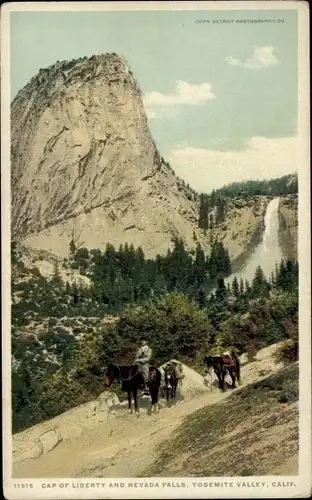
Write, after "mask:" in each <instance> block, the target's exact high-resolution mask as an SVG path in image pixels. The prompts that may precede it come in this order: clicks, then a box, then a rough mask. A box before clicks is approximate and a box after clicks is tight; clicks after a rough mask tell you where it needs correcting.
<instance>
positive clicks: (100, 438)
mask: <svg viewBox="0 0 312 500" xmlns="http://www.w3.org/2000/svg"><path fill="white" fill-rule="evenodd" d="M275 348H276V345H275V346H270V347H268V348H266V349H263V350H262V351H260V352H259V353H258V356H257V361H255V362H253V363H248V364H245V365H244V366H242V384H241V386H244V385H247V384H249V383H251V382H253V381H255V380H258V379H261V378H263V377H264V376H266V375H268V374H269V373H273V372H275V371H277V369H278V368H280V367H279V366H276V365H274V363H273V361H272V358H271V354H272V351H274V350H275ZM182 392H183V387H182ZM232 393H233V392H232V391H231V390H227V391H226V392H225V393H221V392H220V391H219V390H218V389H216V388H214V389H213V391H206V392H204V393H203V394H201V395H198V396H197V397H191V396H188V395H187V394H185V399H184V400H181V401H177V402H176V403H175V404H173V405H172V406H171V407H164V408H162V409H161V410H160V412H159V413H158V414H156V415H147V413H146V409H142V410H141V413H140V415H139V416H137V415H135V414H133V415H129V414H128V411H127V410H120V411H119V412H118V416H117V417H116V418H114V419H112V420H110V421H108V422H104V423H101V424H97V425H95V426H93V427H90V428H86V429H85V431H84V432H83V433H82V435H81V436H80V437H78V438H76V439H69V440H66V441H63V442H61V443H60V444H59V445H58V446H57V447H56V448H54V449H53V450H52V451H50V452H49V453H47V454H46V455H41V456H40V457H38V458H37V459H28V460H25V461H21V462H18V463H15V464H13V476H14V477H33V478H35V477H54V478H56V477H103V476H105V477H138V476H140V473H141V471H142V470H144V469H145V468H146V467H147V466H148V465H150V464H151V463H152V462H153V460H154V458H155V448H156V447H157V445H158V444H159V443H160V442H162V441H163V440H164V439H167V438H169V437H170V435H172V433H173V432H174V430H175V429H176V428H177V427H178V426H179V425H180V424H181V422H182V420H183V418H184V417H186V416H187V415H189V414H191V413H193V412H195V411H196V410H198V409H200V408H203V407H204V406H207V405H211V404H213V403H215V402H217V401H220V400H221V399H223V398H226V397H228V396H229V395H230V394H232Z"/></svg>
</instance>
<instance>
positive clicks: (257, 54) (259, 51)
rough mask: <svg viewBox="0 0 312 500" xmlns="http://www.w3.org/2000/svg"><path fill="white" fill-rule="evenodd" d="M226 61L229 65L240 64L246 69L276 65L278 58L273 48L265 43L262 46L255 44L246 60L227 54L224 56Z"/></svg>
mask: <svg viewBox="0 0 312 500" xmlns="http://www.w3.org/2000/svg"><path fill="white" fill-rule="evenodd" d="M226 62H227V63H228V64H229V65H231V66H240V67H242V68H248V69H263V68H269V67H271V66H276V65H277V64H278V63H279V60H278V59H277V57H276V55H275V48H274V47H272V46H271V45H265V46H263V47H258V46H257V45H255V46H254V48H253V53H252V56H251V57H250V58H248V59H246V61H241V60H240V59H236V58H235V57H232V56H229V57H227V58H226Z"/></svg>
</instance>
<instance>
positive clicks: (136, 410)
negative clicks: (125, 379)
mask: <svg viewBox="0 0 312 500" xmlns="http://www.w3.org/2000/svg"><path fill="white" fill-rule="evenodd" d="M133 399H134V407H135V412H136V413H137V414H139V411H140V410H139V405H138V390H137V389H133Z"/></svg>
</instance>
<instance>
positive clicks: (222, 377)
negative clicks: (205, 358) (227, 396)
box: [221, 370, 225, 392]
mask: <svg viewBox="0 0 312 500" xmlns="http://www.w3.org/2000/svg"><path fill="white" fill-rule="evenodd" d="M224 379H225V371H224V370H222V372H221V390H222V392H224V391H225V389H224Z"/></svg>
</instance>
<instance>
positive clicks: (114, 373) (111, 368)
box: [105, 363, 119, 387]
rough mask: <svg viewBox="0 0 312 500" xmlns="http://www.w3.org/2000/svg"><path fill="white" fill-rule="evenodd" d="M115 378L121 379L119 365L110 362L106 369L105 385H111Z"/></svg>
mask: <svg viewBox="0 0 312 500" xmlns="http://www.w3.org/2000/svg"><path fill="white" fill-rule="evenodd" d="M115 379H117V380H118V379H119V370H118V366H116V365H113V364H112V363H110V364H109V365H108V367H107V370H106V375H105V387H110V386H111V385H112V383H113V382H114V380H115Z"/></svg>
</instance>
